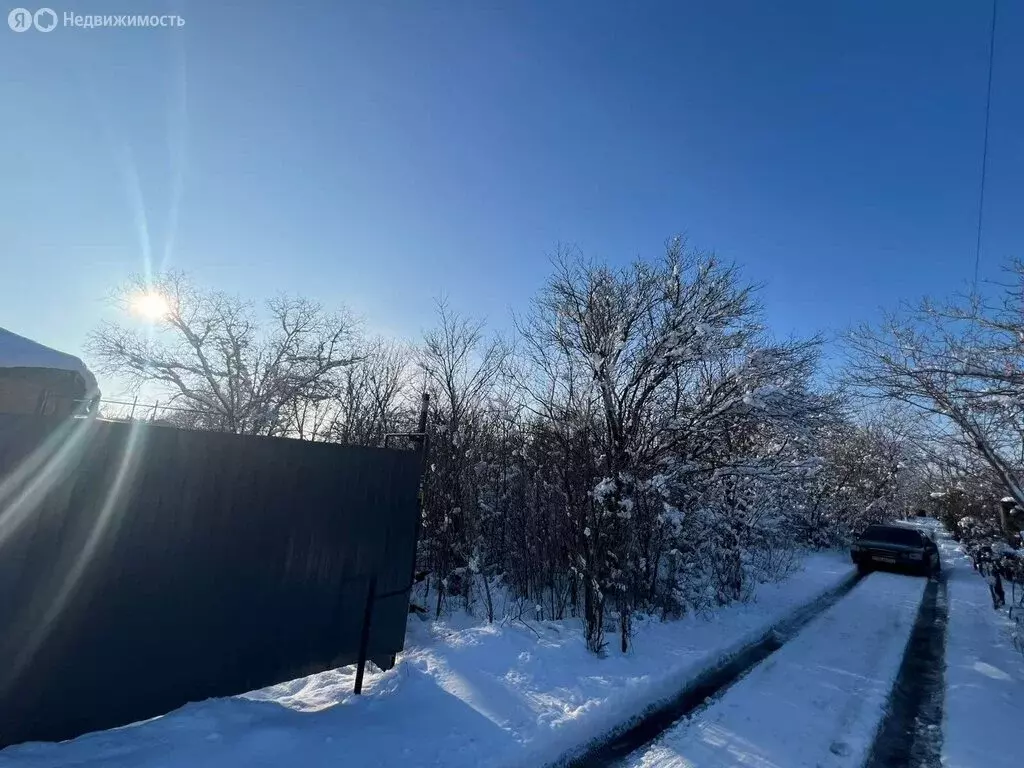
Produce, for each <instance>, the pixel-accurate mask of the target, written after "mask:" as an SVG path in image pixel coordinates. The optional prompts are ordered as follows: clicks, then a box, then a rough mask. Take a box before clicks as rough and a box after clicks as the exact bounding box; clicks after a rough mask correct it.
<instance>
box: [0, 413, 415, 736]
mask: <svg viewBox="0 0 1024 768" xmlns="http://www.w3.org/2000/svg"><path fill="white" fill-rule="evenodd" d="M421 464H422V457H421V455H420V453H419V452H417V451H405V450H393V449H386V448H364V447H354V446H342V445H334V444H326V443H310V442H301V441H297V440H289V439H283V438H267V437H252V436H241V435H233V434H226V433H218V432H196V431H189V430H181V429H174V428H170V427H161V426H154V425H150V424H144V423H138V422H135V423H115V422H107V421H103V420H97V419H67V420H64V421H62V422H57V421H53V420H48V419H45V418H40V417H37V416H13V415H4V414H0V660H2V661H0V747H2V746H4V745H8V744H13V743H17V742H21V741H26V740H57V739H66V738H70V737H73V736H76V735H79V734H81V733H84V732H86V731H90V730H96V729H100V728H107V727H111V726H115V725H120V724H124V723H129V722H133V721H137V720H141V719H145V718H148V717H152V716H155V715H159V714H162V713H165V712H167V711H169V710H171V709H174V708H175V707H178V706H180V705H182V704H184V703H186V702H188V701H196V700H200V699H204V698H208V697H213V696H225V695H231V694H237V693H242V692H245V691H248V690H252V689H255V688H259V687H262V686H266V685H270V684H273V683H277V682H281V681H284V680H289V679H294V678H296V677H300V676H303V675H306V674H310V673H313V672H316V671H320V670H324V669H329V668H333V667H337V666H342V665H346V664H352V663H356V662H358V661H360V655H361V652H362V656H363V658H364V659H365V658H367V657H368V658H369V659H371V660H373V661H374V662H375V663H377V664H378V665H380V666H383V667H388V666H390V665H391V664H393V662H394V654H396V653H397V652H398V651H400V650H401V649H402V646H403V642H404V634H405V622H406V618H407V611H408V599H409V590H410V586H411V585H410V582H411V571H412V563H413V558H414V553H415V548H416V535H417V525H418V517H419V510H418V499H417V493H418V486H419V475H420V470H421ZM364 628H365V632H364Z"/></svg>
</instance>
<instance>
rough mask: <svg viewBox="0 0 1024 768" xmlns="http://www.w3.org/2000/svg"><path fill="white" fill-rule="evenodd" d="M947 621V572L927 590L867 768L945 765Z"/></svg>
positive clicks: (913, 767) (935, 766)
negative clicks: (944, 717) (943, 749)
mask: <svg viewBox="0 0 1024 768" xmlns="http://www.w3.org/2000/svg"><path fill="white" fill-rule="evenodd" d="M947 620H948V608H947V601H946V581H945V575H943V576H942V577H940V578H939V579H938V580H933V581H931V582H930V583H929V584H928V587H927V588H926V590H925V595H924V600H922V602H921V609H920V610H919V611H918V614H917V619H916V621H915V622H914V630H913V633H912V634H911V636H910V643H909V645H908V646H907V652H906V655H905V656H904V657H903V663H902V664H901V665H900V671H899V676H898V677H897V679H896V685H895V687H894V688H893V691H892V694H891V697H890V700H889V704H888V713H887V715H886V718H885V720H884V721H883V723H882V725H881V727H880V728H879V731H878V736H877V737H876V739H875V743H874V746H873V747H872V750H871V757H870V759H869V760H868V763H867V765H866V768H887V767H888V766H895V765H899V766H908V768H941V766H942V708H943V698H944V695H945V681H944V678H945V655H946V623H947Z"/></svg>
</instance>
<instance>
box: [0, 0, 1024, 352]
mask: <svg viewBox="0 0 1024 768" xmlns="http://www.w3.org/2000/svg"><path fill="white" fill-rule="evenodd" d="M54 2H56V0H54ZM22 4H24V3H22ZM9 5H10V3H9ZM52 7H54V9H55V10H57V11H58V13H59V14H63V12H64V11H73V12H75V13H83V14H84V13H129V12H130V13H142V12H153V13H160V12H168V13H177V14H180V15H181V16H182V17H183V18H184V19H185V21H186V24H185V26H184V27H183V28H180V29H159V30H157V29H91V30H84V29H68V28H64V29H61V28H58V29H57V30H55V31H54V32H52V33H49V34H45V35H44V34H41V33H37V32H28V33H24V34H15V33H13V32H10V31H9V30H8V29H6V28H0V72H2V73H3V74H2V76H0V99H2V103H3V105H4V109H3V119H2V120H0V141H2V146H3V147H4V152H3V153H2V154H0V260H2V269H0V325H3V326H5V327H8V328H10V329H12V330H14V331H17V332H19V333H22V334H25V335H28V336H31V337H34V338H36V339H38V340H39V341H42V342H44V343H47V344H50V345H53V346H57V347H58V348H61V349H63V350H65V351H68V352H71V353H75V354H81V348H82V343H83V341H84V339H85V336H86V333H87V332H88V330H89V329H90V328H91V327H93V326H94V325H95V324H96V322H97V321H98V320H99V319H100V318H101V317H103V316H106V315H108V314H109V310H107V309H105V308H104V305H103V301H102V300H103V297H104V295H105V294H106V293H107V292H108V291H109V289H110V288H111V286H113V285H114V284H116V283H117V282H119V281H120V280H121V279H123V278H124V277H125V275H126V274H127V273H129V272H131V271H135V270H141V269H143V268H144V267H145V264H146V263H147V260H148V262H149V263H152V264H156V265H160V264H167V265H173V266H176V267H180V268H184V269H186V270H189V271H190V272H192V273H194V275H195V276H196V278H197V279H198V280H200V281H201V282H203V283H206V284H209V285H211V286H214V287H217V288H222V289H225V290H228V291H232V292H236V293H239V294H242V295H245V296H249V297H253V298H262V297H265V296H269V295H272V294H274V293H276V292H278V291H288V292H292V293H299V294H304V295H307V296H310V297H313V298H316V299H319V300H321V301H323V302H324V303H326V304H328V305H333V304H338V303H344V304H346V305H348V306H350V307H352V308H353V309H354V310H356V311H357V312H358V313H360V314H362V315H364V316H365V318H366V320H367V322H368V324H369V325H370V327H371V328H374V329H378V330H381V331H384V332H388V333H394V334H399V335H405V336H416V335H418V333H419V332H420V330H421V329H422V328H424V327H425V326H427V325H428V324H429V323H430V321H431V317H432V300H433V298H434V297H436V296H438V295H440V294H442V293H446V294H448V296H449V297H450V299H451V301H452V304H453V305H454V306H455V307H456V308H458V309H460V310H462V311H465V312H468V313H471V314H474V315H485V316H487V317H488V318H490V319H491V321H492V322H493V324H494V325H496V326H498V327H505V326H507V325H508V317H509V312H510V310H511V309H522V308H524V307H525V305H526V303H527V302H528V300H529V298H530V297H531V296H532V295H533V294H534V292H535V291H536V290H537V288H538V287H539V286H540V284H541V283H542V282H543V280H544V277H545V275H546V273H547V269H548V262H547V259H548V256H549V254H550V253H551V252H552V251H553V250H554V248H555V247H556V246H557V244H558V243H559V242H562V243H574V244H577V245H578V246H580V247H581V248H582V249H583V250H584V251H585V252H586V253H587V254H589V255H591V256H595V257H598V258H602V259H607V260H609V261H612V262H616V263H625V262H626V261H628V260H630V259H631V258H633V257H635V256H637V255H643V256H650V257H656V256H657V255H658V252H659V251H660V249H661V245H662V243H663V242H664V240H665V239H666V238H667V237H668V236H670V235H671V234H673V233H675V232H679V231H683V232H686V233H688V234H689V237H690V240H691V242H692V243H693V244H694V245H697V246H700V247H704V248H709V249H714V250H716V251H717V252H718V253H719V254H720V255H721V256H723V257H724V258H726V259H730V260H735V261H737V262H739V263H740V264H741V265H743V267H744V270H745V274H746V276H747V277H748V278H749V279H751V280H754V281H758V282H763V283H765V284H766V286H765V288H764V291H763V293H762V300H763V301H764V303H765V304H766V305H767V308H768V314H769V318H770V320H771V322H772V324H773V326H774V328H775V329H776V331H777V332H778V333H780V334H788V333H791V332H795V333H800V334H803V333H811V332H814V331H816V330H822V331H825V332H829V333H837V332H840V331H842V330H843V329H844V328H845V327H847V326H848V325H849V324H851V323H854V322H858V321H861V320H870V319H872V318H873V317H876V316H877V312H878V308H879V307H882V306H894V305H895V304H896V303H897V302H898V301H899V300H900V299H901V298H914V297H917V296H920V295H922V294H946V293H949V292H950V291H953V290H956V289H958V288H961V287H963V286H964V285H965V284H966V282H967V281H969V280H970V277H971V274H972V272H973V264H974V238H975V222H976V215H977V211H976V209H977V201H978V183H979V165H980V153H981V139H982V127H983V115H984V100H985V77H986V71H987V70H986V67H987V56H988V28H989V23H990V16H989V14H990V5H989V4H988V3H987V2H974V1H970V2H968V0H962V1H960V2H924V1H921V2H899V3H892V2H869V1H866V0H856V2H854V0H844V1H843V2H820V0H819V1H818V2H811V1H807V2H778V3H764V2H756V1H755V0H749V1H748V2H715V3H711V2H702V3H690V2H664V3H658V2H649V1H647V0H645V1H644V2H639V3H625V2H584V1H583V0H574V1H573V2H566V1H565V0H561V1H559V0H556V1H554V2H552V1H550V0H543V1H542V0H532V1H527V0H521V1H519V2H507V3H495V2H438V1H426V0H424V1H422V2H414V1H413V0H405V2H398V1H397V0H375V1H374V2H360V3H354V2H323V3H313V2H294V3H282V2H276V3H269V2H260V1H259V0H253V2H247V3H233V4H228V3H212V2H166V3H161V2H147V1H145V0H119V1H117V2H113V1H108V0H95V1H92V2H89V1H84V2H77V3H71V2H64V3H62V4H59V5H54V6H52ZM1022 36H1024V5H1022V4H1020V3H1010V2H1006V0H1002V2H1001V3H1000V9H999V28H998V35H997V42H996V67H995V81H994V92H993V103H992V125H991V138H990V154H989V176H988V187H987V192H986V195H987V198H986V201H987V202H986V211H985V230H984V244H983V254H982V275H983V277H984V276H995V275H996V274H997V273H998V266H999V264H1000V262H1001V261H1003V260H1005V259H1006V258H1007V257H1009V256H1012V255H1024V249H1022V248H1021V245H1022V238H1024V234H1022V229H1021V222H1022V221H1024V216H1022V214H1021V211H1022V210H1024V184H1022V179H1024V101H1022V100H1021V99H1020V93H1021V87H1022V85H1024V75H1022V74H1021V73H1022V72H1024V46H1021V45H1020V44H1019V41H1020V40H1021V39H1022Z"/></svg>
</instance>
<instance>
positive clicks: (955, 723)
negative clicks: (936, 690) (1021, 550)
mask: <svg viewBox="0 0 1024 768" xmlns="http://www.w3.org/2000/svg"><path fill="white" fill-rule="evenodd" d="M939 546H940V548H941V552H942V563H943V568H944V569H945V571H946V574H947V589H948V592H949V629H948V633H947V637H946V701H945V712H944V718H943V724H942V731H943V743H942V764H943V766H947V768H973V767H974V766H985V768H1011V766H1012V767H1016V766H1019V765H1021V764H1022V763H1024V758H1022V757H1021V751H1020V744H1021V739H1020V727H1021V723H1024V656H1021V654H1019V653H1017V651H1016V650H1014V648H1013V645H1012V644H1011V641H1010V627H1009V622H1008V620H1007V618H1006V613H1005V612H1004V611H995V610H993V608H992V598H991V597H990V596H989V591H988V584H987V583H986V582H985V580H984V579H983V578H982V577H981V576H980V575H979V574H978V573H977V572H976V571H975V570H974V569H973V568H972V567H971V563H970V560H969V559H968V558H967V556H966V555H965V554H964V553H963V550H961V549H960V547H959V546H958V545H957V544H956V542H954V541H953V540H952V539H950V538H949V537H948V536H945V535H944V534H942V535H940V538H939Z"/></svg>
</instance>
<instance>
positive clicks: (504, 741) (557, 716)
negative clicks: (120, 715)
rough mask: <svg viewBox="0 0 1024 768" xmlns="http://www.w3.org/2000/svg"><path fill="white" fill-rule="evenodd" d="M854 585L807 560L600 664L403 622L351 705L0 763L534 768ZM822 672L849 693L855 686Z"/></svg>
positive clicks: (152, 728)
mask: <svg viewBox="0 0 1024 768" xmlns="http://www.w3.org/2000/svg"><path fill="white" fill-rule="evenodd" d="M851 574H852V566H851V564H850V562H849V560H848V559H847V557H846V556H845V555H842V554H837V553H822V554H814V555H811V556H810V557H808V558H807V560H806V561H805V563H804V569H803V570H802V571H799V572H797V573H794V574H793V575H792V577H791V578H789V579H788V580H786V581H784V582H781V583H778V584H765V585H761V586H760V587H759V588H758V590H757V594H756V599H755V601H754V602H752V603H749V604H742V605H733V606H730V607H728V608H725V609H723V610H721V611H719V612H718V613H716V614H715V615H714V616H712V617H710V618H701V617H696V616H693V617H688V618H686V619H684V620H682V621H676V622H668V623H661V622H658V621H653V620H652V621H641V622H639V623H638V626H637V633H636V637H635V641H634V649H633V651H632V652H631V653H630V654H629V655H626V656H623V655H622V654H620V653H618V652H616V651H614V650H612V651H610V652H609V654H608V656H607V658H604V659H599V658H596V657H594V656H593V655H591V654H589V653H588V652H587V651H586V649H585V647H584V643H583V637H582V632H581V628H580V626H579V623H578V622H575V621H566V622H541V623H532V624H530V625H529V626H527V625H523V624H519V623H511V624H506V625H505V626H496V625H494V626H486V625H484V626H480V625H466V624H463V625H461V626H459V625H457V624H456V623H454V622H441V623H419V622H416V621H415V620H412V622H411V623H412V624H413V625H415V626H414V627H413V628H412V629H411V631H410V637H409V641H408V643H407V646H408V650H407V651H406V652H405V653H404V654H402V656H401V657H400V660H399V663H398V665H397V666H396V667H395V668H394V669H392V670H389V671H388V672H382V673H376V674H372V675H369V676H368V680H367V687H366V689H365V694H364V695H363V696H362V697H355V696H353V695H352V694H351V690H352V679H353V674H354V673H353V670H352V669H351V668H346V669H342V670H336V671H331V672H325V673H322V674H318V675H313V676H311V677H309V678H305V679H302V680H297V681H294V682H291V683H286V684H283V685H278V686H274V687H272V688H269V689H265V690H263V691H258V692H256V693H253V694H250V695H248V696H245V697H235V698H229V699H217V700H211V701H206V702H202V703H198V704H192V705H188V706H186V707H183V708H182V709H180V710H177V711H175V712H172V713H170V714H168V715H166V716H164V717H160V718H156V719H154V720H150V721H147V722H145V723H140V724H136V725H132V726H127V727H125V728H120V729H116V730H111V731H105V732H102V733H95V734H88V735H86V736H83V737H81V738H78V739H75V740H73V741H70V742H64V743H61V744H23V745H19V746H15V747H10V748H8V749H6V750H4V751H2V752H0V766H2V768H41V767H42V766H79V767H81V766H90V767H97V768H98V766H104V767H110V768H116V767H117V766H121V767H125V768H126V767H127V766H132V768H157V767H159V768H186V767H187V768H204V767H208V768H214V767H216V768H235V767H236V766H237V767H238V768H241V767H242V766H244V767H245V768H257V767H259V766H302V768H312V767H314V766H328V765H329V766H332V768H334V767H336V766H346V765H352V766H412V765H415V766H433V765H444V766H455V767H456V768H457V767H458V766H513V765H521V766H529V768H537V767H538V766H542V765H544V764H546V763H550V762H552V761H555V760H558V759H560V758H562V757H565V756H567V755H569V754H572V753H574V752H576V751H578V750H580V749H582V748H583V747H585V746H586V745H588V744H590V743H591V742H592V741H593V740H594V739H597V738H601V737H602V736H603V735H605V734H607V733H608V732H609V731H613V730H615V729H616V728H619V727H621V726H623V725H624V724H625V723H627V722H629V721H631V720H635V719H636V718H638V717H639V716H640V715H641V714H642V713H644V712H645V711H646V710H647V709H649V708H650V707H651V706H653V705H656V704H658V703H659V702H661V701H664V700H666V699H668V698H670V697H671V696H672V695H674V694H675V693H677V692H678V691H679V690H680V689H682V688H683V687H685V686H686V684H687V683H688V682H690V681H692V680H693V679H694V678H695V677H697V676H698V675H699V674H700V673H701V672H702V671H705V670H706V669H707V668H708V667H711V666H713V665H715V664H716V663H718V662H720V661H721V660H722V659H723V658H725V657H727V656H729V655H731V654H733V653H735V652H736V651H738V650H739V649H740V648H742V647H743V646H745V645H747V644H749V643H751V642H753V641H754V640H756V639H757V638H759V637H761V636H762V635H763V634H764V633H765V632H766V631H768V629H769V628H770V627H771V626H773V625H774V624H776V623H778V622H779V621H780V620H781V619H783V618H785V617H787V616H788V615H790V614H792V613H793V612H794V611H795V610H798V609H799V608H800V607H802V606H804V605H807V604H808V603H810V602H812V601H814V600H816V599H817V598H819V597H820V596H821V595H822V594H823V593H825V592H828V591H830V590H832V589H833V588H834V587H836V586H837V585H838V584H839V583H840V582H842V581H844V580H845V579H847V578H849V577H850V575H851ZM875 578H876V577H875V576H872V577H871V580H874V579H875ZM892 578H893V579H896V580H897V581H896V582H895V583H898V584H904V583H916V582H913V581H911V580H907V582H904V581H902V580H900V579H899V577H892ZM877 583H879V584H884V583H888V581H887V579H886V578H884V577H879V578H878V582H877ZM858 589H860V588H858ZM893 589H896V587H893ZM854 592H855V593H856V592H857V589H855V590H854ZM848 599H849V598H846V600H844V601H843V602H842V603H840V610H842V608H841V606H842V605H845V604H846V601H847V600H848ZM901 599H902V598H894V602H896V603H900V600H901ZM907 600H908V601H909V600H910V598H909V597H908V598H907ZM886 616H887V617H889V616H890V614H888V613H887V614H886ZM864 618H866V619H867V618H870V617H868V616H867V615H865V617H864ZM887 620H888V619H887ZM892 621H895V619H894V618H893V619H892ZM887 626H891V622H890V624H889V625H887ZM844 642H845V641H844ZM886 658H887V657H886ZM834 664H835V665H838V666H837V669H842V665H841V662H840V661H839V660H838V659H837V660H834ZM830 674H832V676H833V678H832V679H833V680H834V682H835V683H837V684H838V685H839V686H840V687H842V688H844V689H847V688H851V687H852V684H854V683H857V679H856V678H854V677H848V676H844V675H843V674H842V673H841V672H838V671H833V672H832V673H830ZM111 685H116V681H111ZM869 687H870V686H869ZM872 690H873V689H872ZM778 706H780V707H781V706H784V702H779V704H778ZM853 714H856V713H853ZM784 764H788V763H784Z"/></svg>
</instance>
